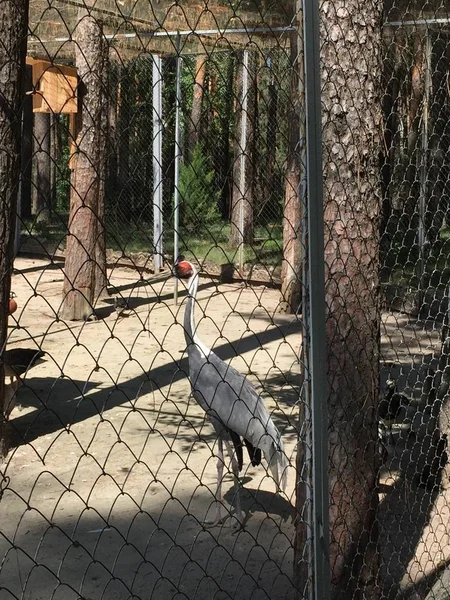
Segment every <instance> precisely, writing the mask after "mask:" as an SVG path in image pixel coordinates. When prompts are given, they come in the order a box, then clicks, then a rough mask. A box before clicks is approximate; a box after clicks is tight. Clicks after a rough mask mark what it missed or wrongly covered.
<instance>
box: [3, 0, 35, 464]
mask: <svg viewBox="0 0 450 600" xmlns="http://www.w3.org/2000/svg"><path fill="white" fill-rule="evenodd" d="M27 25H28V2H27V0H5V1H4V2H3V4H2V10H1V11H0V36H1V40H2V43H1V44H0V99H1V102H0V139H1V141H2V142H1V145H0V351H3V349H4V348H5V345H6V340H7V327H8V306H9V293H10V287H11V273H12V268H13V252H14V237H15V224H16V208H17V193H18V189H19V181H20V152H21V122H22V98H23V81H24V70H25V53H26V36H27ZM4 382H5V377H4V372H3V362H2V361H0V413H1V414H3V413H4V410H5V408H6V407H5V394H4V392H5V383H4ZM7 450H8V440H7V435H6V421H5V420H4V418H2V417H1V415H0V456H5V454H6V452H7Z"/></svg>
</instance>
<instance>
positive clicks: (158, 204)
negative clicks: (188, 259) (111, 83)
mask: <svg viewBox="0 0 450 600" xmlns="http://www.w3.org/2000/svg"><path fill="white" fill-rule="evenodd" d="M162 83H163V82H162V59H161V57H160V56H157V55H153V246H154V268H155V273H158V272H159V271H160V269H161V267H162V258H163V246H162V227H163V223H162V214H163V213H162V208H163V206H162V202H163V194H162V136H163V126H162Z"/></svg>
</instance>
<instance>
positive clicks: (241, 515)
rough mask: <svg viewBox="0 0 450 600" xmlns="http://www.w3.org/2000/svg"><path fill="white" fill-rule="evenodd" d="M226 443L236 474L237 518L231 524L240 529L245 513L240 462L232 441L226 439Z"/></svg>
mask: <svg viewBox="0 0 450 600" xmlns="http://www.w3.org/2000/svg"><path fill="white" fill-rule="evenodd" d="M225 444H226V446H227V451H228V454H229V455H230V459H231V469H232V471H233V475H234V508H235V514H234V519H235V522H234V524H233V523H230V525H232V526H233V527H234V528H235V529H238V528H240V527H242V525H243V524H244V513H243V512H242V508H241V496H240V493H239V492H240V488H241V484H240V481H239V464H238V461H237V460H236V456H235V455H234V451H233V448H232V446H231V444H230V442H228V441H225Z"/></svg>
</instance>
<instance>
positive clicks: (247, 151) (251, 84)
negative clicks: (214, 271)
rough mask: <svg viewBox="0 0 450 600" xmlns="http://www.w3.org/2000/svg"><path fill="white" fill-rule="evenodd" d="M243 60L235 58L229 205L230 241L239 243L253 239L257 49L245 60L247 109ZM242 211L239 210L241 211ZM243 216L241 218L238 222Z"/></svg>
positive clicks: (235, 243)
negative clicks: (233, 129)
mask: <svg viewBox="0 0 450 600" xmlns="http://www.w3.org/2000/svg"><path fill="white" fill-rule="evenodd" d="M243 74H244V64H243V58H242V54H241V55H240V57H239V59H238V67H237V73H236V75H237V81H238V85H237V93H236V96H237V98H238V101H237V108H236V119H237V122H236V128H235V138H234V165H233V192H232V194H233V195H232V206H231V234H230V244H231V245H232V246H239V245H240V244H241V243H244V244H251V243H252V242H253V229H254V222H253V202H254V198H253V196H254V185H255V181H254V179H255V178H254V170H255V161H256V153H255V151H256V121H257V119H256V115H257V94H256V85H257V70H256V53H255V52H253V51H249V60H248V74H247V76H248V91H247V111H246V112H245V109H244V108H243V102H242V100H243V98H242V85H243ZM244 119H246V120H247V124H246V127H247V135H246V139H245V142H244V147H242V142H241V131H242V127H243V121H244ZM242 155H244V156H245V163H244V164H245V175H244V177H243V181H244V184H243V185H242V183H241V156H242ZM241 211H242V212H241ZM241 218H242V222H241Z"/></svg>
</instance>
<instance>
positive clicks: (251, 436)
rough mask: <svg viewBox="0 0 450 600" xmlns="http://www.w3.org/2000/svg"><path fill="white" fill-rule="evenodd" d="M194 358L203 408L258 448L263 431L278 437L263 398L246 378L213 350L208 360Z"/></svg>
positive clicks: (194, 385)
mask: <svg viewBox="0 0 450 600" xmlns="http://www.w3.org/2000/svg"><path fill="white" fill-rule="evenodd" d="M191 358H192V357H190V375H191V384H192V388H193V392H194V396H195V398H196V399H197V401H198V402H199V404H200V405H201V406H202V408H203V410H205V411H206V412H207V413H209V414H211V415H214V416H216V418H218V419H219V420H220V421H221V422H222V423H223V424H224V426H225V427H228V428H229V429H231V430H233V431H234V432H235V433H237V434H238V435H240V436H241V437H243V438H245V439H247V440H248V441H249V442H250V443H251V444H252V445H253V446H255V447H258V446H259V445H260V444H259V442H260V438H261V436H262V435H264V434H267V433H269V434H270V435H273V436H275V439H277V438H278V437H279V435H275V432H276V428H275V426H274V425H273V422H272V420H271V418H270V415H269V413H268V411H267V409H266V407H265V405H264V401H263V399H262V398H261V396H260V395H259V394H258V393H257V392H256V390H255V388H254V387H253V385H252V384H251V383H250V381H248V379H247V378H246V377H244V376H243V375H242V374H241V373H239V371H237V370H236V369H235V368H234V367H232V366H231V365H229V364H227V363H225V362H224V361H223V360H221V359H220V358H219V357H218V356H216V355H215V354H213V353H211V354H210V355H209V357H208V360H204V359H203V360H202V359H201V358H197V359H196V358H195V357H194V359H193V360H191Z"/></svg>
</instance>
